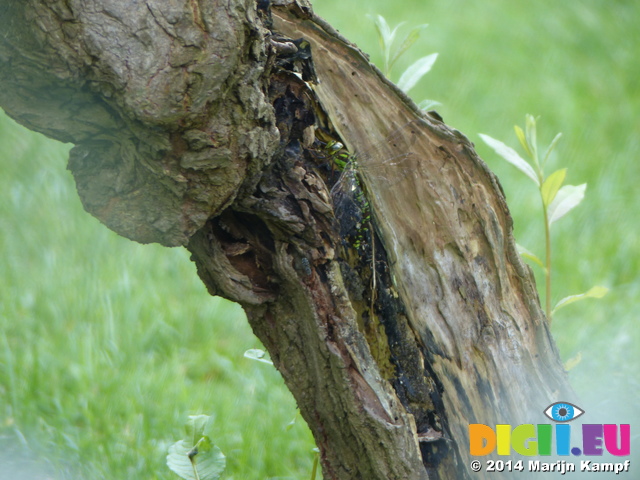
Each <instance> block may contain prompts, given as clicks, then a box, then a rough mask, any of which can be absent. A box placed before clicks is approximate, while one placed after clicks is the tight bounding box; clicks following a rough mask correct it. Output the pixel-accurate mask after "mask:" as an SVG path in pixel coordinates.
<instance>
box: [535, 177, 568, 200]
mask: <svg viewBox="0 0 640 480" xmlns="http://www.w3.org/2000/svg"><path fill="white" fill-rule="evenodd" d="M566 176H567V169H566V168H561V169H560V170H556V171H555V172H553V173H552V174H551V175H549V176H548V177H547V179H546V180H545V181H544V182H542V187H541V188H540V193H542V201H543V203H544V206H545V207H548V206H549V205H550V204H551V202H553V199H554V198H556V194H557V193H558V190H560V187H561V186H562V184H563V183H564V179H565V177H566Z"/></svg>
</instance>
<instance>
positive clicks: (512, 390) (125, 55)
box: [0, 0, 573, 480]
mask: <svg viewBox="0 0 640 480" xmlns="http://www.w3.org/2000/svg"><path fill="white" fill-rule="evenodd" d="M0 28H1V31H2V35H0V61H1V65H0V79H1V82H2V86H3V88H2V90H1V91H0V105H1V106H2V108H3V109H4V110H5V111H6V112H7V113H8V114H9V115H10V116H12V117H13V118H14V119H16V120H17V121H18V122H20V123H22V124H23V125H26V126H27V127H29V128H31V129H33V130H36V131H39V132H42V133H44V134H46V135H48V136H50V137H53V138H56V139H59V140H62V141H65V142H73V143H74V144H75V147H74V148H73V149H72V151H71V155H70V159H69V169H70V170H71V172H72V173H73V175H74V177H75V180H76V184H77V189H78V193H79V195H80V198H81V199H82V202H83V204H84V206H85V209H86V210H87V211H88V212H89V213H91V214H92V215H94V216H96V217H97V218H98V219H99V220H100V221H102V222H103V223H104V224H105V225H106V226H108V227H109V228H111V229H113V230H114V231H116V232H118V233H119V234H121V235H123V236H126V237H128V238H130V239H133V240H135V241H138V242H142V243H148V242H159V243H161V244H163V245H166V246H185V247H186V248H188V249H189V251H190V252H191V253H192V258H193V260H194V262H195V263H196V265H197V267H198V273H199V275H200V277H201V278H202V280H203V281H204V283H205V284H206V285H207V287H208V289H209V291H210V292H211V294H215V295H221V296H224V297H226V298H229V299H231V300H234V301H236V302H239V303H240V304H241V305H242V306H243V307H244V308H245V310H246V312H247V316H248V318H249V321H250V323H251V326H252V327H253V330H254V332H255V333H256V335H257V336H258V337H259V338H260V340H261V341H262V342H263V343H264V345H265V346H266V348H267V349H268V350H269V352H270V354H271V357H272V358H273V360H274V363H275V365H276V366H277V368H278V369H279V370H280V372H281V373H282V375H283V377H284V379H285V381H286V383H287V385H288V387H289V388H290V390H291V391H292V393H293V395H294V396H295V398H296V400H297V402H298V405H299V407H300V411H301V413H302V415H303V416H304V418H305V420H306V421H307V423H308V424H309V426H310V428H311V430H312V432H313V435H314V437H315V440H316V442H317V444H318V447H319V448H320V452H321V463H322V468H323V474H324V478H327V479H367V480H371V479H427V478H435V479H454V478H485V477H484V476H483V475H484V473H482V472H481V473H471V471H470V469H469V467H468V466H469V462H470V460H471V458H470V456H469V438H468V425H469V424H470V423H485V424H487V425H495V424H498V423H511V424H519V423H536V422H538V421H542V422H544V417H543V416H542V410H543V409H544V407H546V406H547V405H548V404H550V403H552V402H553V401H557V400H559V399H562V400H567V401H572V400H573V394H572V392H571V390H570V388H569V387H568V385H567V380H566V378H565V375H564V372H563V369H562V365H561V363H560V362H559V359H558V355H557V352H556V349H555V346H554V343H553V340H552V339H551V337H550V334H549V330H548V327H547V324H546V322H545V319H544V316H543V314H542V312H541V310H540V307H539V300H538V297H537V293H536V290H535V286H534V282H533V277H532V275H531V273H530V271H529V270H528V268H527V267H526V266H525V265H523V263H522V262H521V260H520V258H519V256H518V255H517V253H516V251H515V248H514V241H513V238H512V236H511V227H512V225H511V218H510V216H509V212H508V210H507V207H506V204H505V201H504V196H503V193H502V191H501V188H500V185H499V184H498V181H497V180H496V178H495V176H494V175H493V174H492V173H491V172H490V171H489V170H488V169H487V167H486V165H485V164H484V163H483V162H482V161H481V160H480V159H479V158H478V156H477V155H476V153H475V152H474V150H473V146H472V144H471V143H470V142H469V141H468V140H467V139H466V138H465V137H464V136H463V135H462V134H460V133H459V132H457V131H455V130H453V129H451V128H449V127H447V126H446V125H445V124H444V123H443V122H442V121H441V120H440V119H439V118H438V116H437V115H435V114H425V113H424V112H421V111H420V110H419V109H418V108H417V107H416V106H415V105H414V104H413V102H412V101H411V100H410V99H408V98H407V97H406V96H404V95H403V94H402V93H401V92H400V91H398V89H397V88H395V87H394V86H393V85H392V84H391V83H389V82H388V81H387V80H386V79H384V78H383V76H382V75H381V74H380V72H379V71H378V70H377V69H376V68H375V67H373V66H372V65H370V64H369V62H368V61H367V58H366V56H364V55H363V54H362V53H361V52H360V51H359V50H358V49H357V48H356V47H355V46H354V45H352V44H350V43H349V42H348V41H347V40H345V39H344V38H342V37H341V36H340V35H338V34H337V33H336V32H335V31H334V30H333V29H332V28H331V27H330V26H329V25H327V24H326V23H325V22H324V21H323V20H322V19H320V18H318V17H316V16H315V15H314V14H313V13H312V11H311V7H310V5H308V4H306V3H305V2H304V1H303V0H300V1H299V2H297V3H295V2H289V1H285V0H281V1H278V2H272V3H271V4H270V3H269V2H268V1H265V0H260V1H258V2H257V4H256V2H255V1H254V0H232V1H226V2H225V1H221V0H210V1H187V0H174V1H171V2H166V1H161V0H145V1H143V0H137V1H130V0H127V1H123V0H102V1H98V0H65V1H62V0H47V1H44V0H14V1H8V0H3V1H1V2H0ZM331 139H334V140H340V141H341V142H342V143H344V144H345V145H346V146H347V147H348V150H349V151H350V152H358V154H359V156H358V157H357V159H358V160H357V165H358V168H357V171H354V170H351V169H350V168H347V171H346V172H343V173H341V172H340V171H338V167H337V166H336V165H335V158H334V157H335V156H336V154H335V153H332V150H331V149H328V148H326V147H325V146H323V145H324V144H325V143H326V142H327V141H329V140H331ZM323 142H324V143H323ZM348 176H350V177H348ZM348 178H351V179H354V178H356V179H357V181H356V182H354V183H352V184H351V188H352V189H353V191H348V190H347V191H345V190H340V189H339V188H338V187H336V186H333V185H334V184H335V183H336V181H337V182H339V184H340V185H343V184H344V183H345V182H344V181H345V180H346V179H348ZM332 186H333V192H332ZM336 192H337V193H336ZM332 193H333V196H332ZM339 195H340V196H339ZM349 195H351V196H349ZM338 198H340V199H341V200H340V201H341V202H343V200H345V199H346V201H349V202H350V203H347V204H341V205H343V206H341V207H340V208H339V209H334V203H335V202H336V201H337V199H338ZM370 214H372V215H371V219H369V216H370ZM487 478H490V477H489V476H487ZM518 478H520V477H518Z"/></svg>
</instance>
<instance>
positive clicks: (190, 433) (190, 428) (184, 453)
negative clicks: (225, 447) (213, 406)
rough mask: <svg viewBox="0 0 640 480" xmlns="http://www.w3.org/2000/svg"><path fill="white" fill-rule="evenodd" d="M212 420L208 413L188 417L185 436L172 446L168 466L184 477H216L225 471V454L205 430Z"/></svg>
mask: <svg viewBox="0 0 640 480" xmlns="http://www.w3.org/2000/svg"><path fill="white" fill-rule="evenodd" d="M212 421H213V420H212V417H210V416H208V415H191V416H189V420H188V421H187V424H186V426H185V427H186V432H187V436H186V438H184V439H183V440H180V441H178V442H176V443H174V444H173V445H171V446H170V447H169V451H168V454H167V466H168V467H169V468H170V469H171V470H172V471H173V472H175V473H176V474H177V475H178V476H180V477H181V478H183V479H185V480H217V479H218V478H220V475H221V474H222V472H223V471H224V469H225V466H226V459H225V456H224V455H223V453H222V452H221V451H220V449H219V448H218V447H216V446H215V445H213V442H211V439H210V437H209V436H208V435H205V431H207V430H210V429H211V427H212Z"/></svg>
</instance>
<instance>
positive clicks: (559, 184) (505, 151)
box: [480, 115, 609, 323]
mask: <svg viewBox="0 0 640 480" xmlns="http://www.w3.org/2000/svg"><path fill="white" fill-rule="evenodd" d="M515 131H516V135H517V137H518V140H519V141H520V145H521V146H522V148H523V150H524V151H525V153H526V154H527V156H528V157H529V159H530V161H527V160H525V159H523V158H522V157H521V156H520V155H519V154H518V153H517V152H516V151H515V150H514V149H512V148H511V147H509V146H507V145H505V144H504V143H502V142H501V141H499V140H496V139H495V138H492V137H490V136H489V135H485V134H482V133H481V134H480V138H481V139H482V140H483V141H484V142H485V143H486V144H487V145H488V146H489V147H491V148H492V149H493V150H494V151H495V152H496V153H497V154H498V155H499V156H501V157H502V158H503V159H505V160H506V161H507V162H509V163H510V164H512V165H513V166H515V167H516V168H517V169H518V170H520V171H521V172H522V173H524V174H525V175H526V176H527V177H529V178H530V179H531V180H532V181H533V182H534V183H535V184H536V186H537V187H538V190H539V191H540V199H541V201H542V215H543V217H544V233H545V235H544V237H545V261H544V262H543V261H542V260H540V258H539V257H538V256H536V255H535V254H533V253H531V252H530V251H529V250H527V249H525V248H524V247H522V246H520V245H518V246H517V247H518V251H519V252H520V254H521V255H522V256H523V257H525V258H527V259H529V260H531V261H532V262H534V263H535V264H537V265H538V266H540V267H541V268H542V270H543V272H544V275H545V313H546V315H547V319H548V321H549V323H551V320H552V315H553V314H554V313H555V312H556V311H557V310H558V309H560V308H562V307H564V306H566V305H569V304H570V303H573V302H576V301H578V300H583V299H585V298H602V297H603V296H605V295H606V294H607V292H608V291H609V289H607V288H605V287H601V286H595V287H593V288H591V289H590V290H588V291H587V292H585V293H581V294H578V295H571V296H568V297H565V298H563V299H562V300H560V301H559V302H558V303H556V305H555V306H554V307H553V308H552V307H551V267H552V263H551V258H552V255H551V226H552V225H553V224H554V223H555V222H557V221H558V220H560V219H561V218H562V217H564V216H565V215H566V214H567V213H569V212H570V211H571V210H573V209H574V208H575V207H577V206H578V205H580V203H581V202H582V200H583V199H584V193H585V190H586V189H587V184H586V183H583V184H582V185H577V186H576V185H564V181H565V178H566V176H567V169H566V168H561V169H559V170H556V171H554V172H553V173H551V174H550V175H548V176H545V174H544V169H545V166H546V165H547V161H548V160H549V156H550V155H551V152H552V151H553V149H554V148H555V147H556V145H557V143H558V141H559V140H560V137H561V136H562V134H561V133H558V134H557V135H556V136H555V137H554V139H553V140H552V141H551V143H550V144H549V146H548V147H547V150H546V151H545V153H544V156H543V157H542V161H540V157H539V155H538V142H537V139H536V119H535V118H534V117H533V116H532V115H527V116H526V122H525V129H524V130H523V129H522V128H521V127H519V126H518V125H516V126H515Z"/></svg>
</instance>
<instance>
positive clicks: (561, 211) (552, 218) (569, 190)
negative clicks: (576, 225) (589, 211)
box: [547, 183, 587, 225]
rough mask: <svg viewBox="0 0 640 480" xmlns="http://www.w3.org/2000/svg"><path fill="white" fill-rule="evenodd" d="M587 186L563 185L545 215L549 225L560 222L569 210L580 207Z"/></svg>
mask: <svg viewBox="0 0 640 480" xmlns="http://www.w3.org/2000/svg"><path fill="white" fill-rule="evenodd" d="M586 189H587V184H586V183H583V184H582V185H577V186H576V185H565V186H564V187H562V188H561V189H560V190H558V193H557V194H556V196H555V198H554V199H553V201H552V202H551V203H550V204H549V207H548V209H547V214H548V217H549V225H551V224H552V223H553V222H556V221H558V220H560V219H561V218H562V217H564V216H565V215H566V214H567V213H569V212H570V211H571V210H573V209H574V208H576V207H577V206H578V205H580V202H582V200H583V199H584V192H585V190H586Z"/></svg>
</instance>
